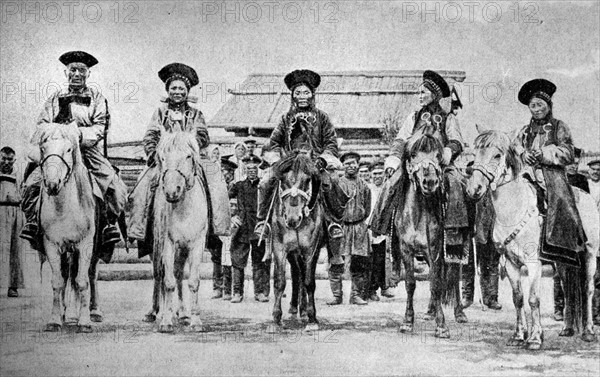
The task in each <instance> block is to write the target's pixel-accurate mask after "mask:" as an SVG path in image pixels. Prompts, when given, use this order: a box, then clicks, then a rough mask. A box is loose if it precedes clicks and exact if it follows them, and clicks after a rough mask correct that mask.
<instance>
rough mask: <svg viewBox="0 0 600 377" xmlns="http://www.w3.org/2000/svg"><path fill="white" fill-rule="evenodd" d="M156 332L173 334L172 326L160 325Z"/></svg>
mask: <svg viewBox="0 0 600 377" xmlns="http://www.w3.org/2000/svg"><path fill="white" fill-rule="evenodd" d="M158 332H162V333H172V332H173V325H160V326H158Z"/></svg>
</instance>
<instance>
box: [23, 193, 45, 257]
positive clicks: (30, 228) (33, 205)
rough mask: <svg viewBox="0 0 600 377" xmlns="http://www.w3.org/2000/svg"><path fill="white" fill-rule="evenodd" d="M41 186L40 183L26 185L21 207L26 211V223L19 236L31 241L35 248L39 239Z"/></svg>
mask: <svg viewBox="0 0 600 377" xmlns="http://www.w3.org/2000/svg"><path fill="white" fill-rule="evenodd" d="M40 191H41V188H40V186H38V185H31V186H26V187H25V189H24V190H23V201H22V202H21V209H22V210H23V212H24V213H25V225H24V226H23V229H22V230H21V234H20V235H19V237H21V238H23V239H25V240H27V241H29V242H30V243H31V244H32V246H34V249H37V248H36V247H35V245H36V244H37V243H38V240H39V227H38V223H39V221H38V200H39V197H40Z"/></svg>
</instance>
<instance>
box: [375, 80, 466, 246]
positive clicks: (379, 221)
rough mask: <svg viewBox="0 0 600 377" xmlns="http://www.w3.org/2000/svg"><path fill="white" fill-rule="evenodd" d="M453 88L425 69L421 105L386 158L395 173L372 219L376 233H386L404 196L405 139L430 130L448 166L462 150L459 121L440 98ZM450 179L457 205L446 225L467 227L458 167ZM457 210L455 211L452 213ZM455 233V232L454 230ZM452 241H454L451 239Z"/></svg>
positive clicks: (388, 168) (387, 166)
mask: <svg viewBox="0 0 600 377" xmlns="http://www.w3.org/2000/svg"><path fill="white" fill-rule="evenodd" d="M450 94H451V92H450V87H449V86H448V84H447V83H446V80H444V78H443V77H442V76H440V75H439V74H438V73H436V72H434V71H425V72H424V73H423V82H422V83H421V85H420V86H419V97H418V100H419V105H420V109H418V110H416V111H414V112H412V113H411V114H410V115H409V116H408V117H407V118H406V120H405V121H404V124H403V125H402V127H401V128H400V130H399V132H398V135H397V136H396V139H395V140H394V144H393V145H392V148H391V155H390V156H389V157H388V158H387V159H386V160H385V170H386V172H388V174H390V173H391V172H397V173H396V174H393V175H392V177H391V179H390V180H389V181H388V182H389V183H387V184H388V185H389V186H387V187H388V188H389V189H388V188H384V189H383V192H382V194H381V195H380V197H379V200H378V201H377V205H376V207H375V209H374V211H373V217H372V219H371V230H372V231H373V233H374V234H381V235H383V234H387V233H388V231H389V229H390V226H391V222H392V218H391V217H392V213H393V211H390V210H389V208H391V206H393V205H394V203H398V202H399V199H398V198H401V195H402V192H401V190H400V189H401V187H402V186H403V184H402V182H403V178H404V177H405V174H403V173H402V170H403V169H402V168H401V167H402V165H403V164H404V159H405V147H406V142H407V141H408V139H409V138H410V137H412V136H413V135H414V134H416V133H423V134H424V133H429V134H431V135H433V136H435V137H436V138H437V139H438V140H439V141H440V143H441V145H442V146H443V147H444V149H443V164H444V165H445V166H446V167H449V166H451V163H452V162H453V161H454V159H455V158H456V157H457V156H458V155H459V154H460V153H461V152H462V150H463V137H462V134H461V132H460V128H459V126H458V122H457V120H456V117H455V116H454V114H453V113H447V112H446V111H445V110H444V109H443V108H442V107H441V106H440V100H441V99H442V98H446V97H449V96H450ZM446 172H447V176H446V178H447V181H448V183H449V188H448V193H449V200H451V201H452V202H453V203H454V204H456V205H449V206H448V210H449V212H450V213H447V216H446V219H447V223H446V224H445V226H446V228H453V229H455V230H457V229H465V228H466V227H468V219H467V209H466V205H465V204H464V196H463V194H462V188H461V185H460V182H459V176H460V174H459V173H458V172H456V171H455V169H446ZM452 212H454V213H452ZM455 233H456V232H455ZM450 238H454V239H455V240H454V241H456V242H453V243H456V244H459V243H461V238H462V237H461V234H458V233H456V237H450ZM449 241H453V240H452V239H449Z"/></svg>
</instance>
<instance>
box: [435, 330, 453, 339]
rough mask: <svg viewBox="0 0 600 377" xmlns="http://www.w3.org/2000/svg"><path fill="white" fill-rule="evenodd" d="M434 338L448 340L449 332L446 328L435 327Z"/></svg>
mask: <svg viewBox="0 0 600 377" xmlns="http://www.w3.org/2000/svg"><path fill="white" fill-rule="evenodd" d="M435 337H436V338H440V339H448V338H450V331H449V330H448V328H447V327H437V328H436V329H435Z"/></svg>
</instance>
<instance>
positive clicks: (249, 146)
mask: <svg viewBox="0 0 600 377" xmlns="http://www.w3.org/2000/svg"><path fill="white" fill-rule="evenodd" d="M244 144H245V145H246V155H248V156H250V155H254V151H255V150H256V139H254V138H252V137H249V138H247V139H246V140H244Z"/></svg>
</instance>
